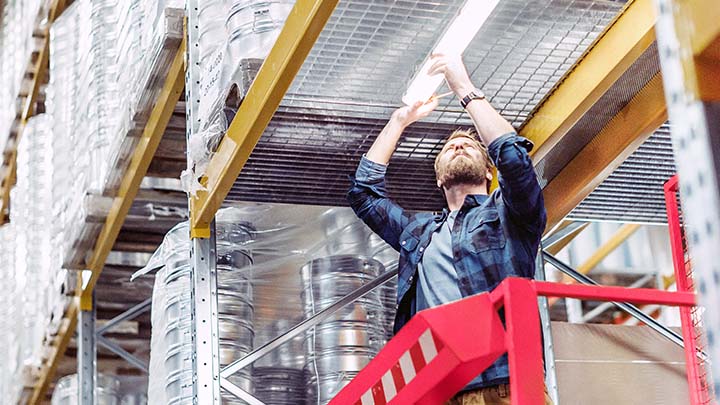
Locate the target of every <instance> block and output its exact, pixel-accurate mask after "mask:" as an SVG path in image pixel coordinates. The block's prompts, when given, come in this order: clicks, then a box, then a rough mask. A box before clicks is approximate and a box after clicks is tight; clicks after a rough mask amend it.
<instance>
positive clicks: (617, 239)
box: [548, 224, 640, 305]
mask: <svg viewBox="0 0 720 405" xmlns="http://www.w3.org/2000/svg"><path fill="white" fill-rule="evenodd" d="M639 228H640V225H638V224H624V225H623V226H621V227H620V229H618V230H617V231H616V232H615V234H613V236H612V237H610V239H609V240H608V241H607V242H605V243H603V245H602V246H600V247H599V248H598V249H597V250H596V251H595V252H594V253H593V254H592V255H591V256H590V257H589V258H588V259H587V260H586V261H585V262H584V263H583V264H581V265H580V266H579V267H578V268H577V269H576V270H577V271H578V273H582V274H588V273H589V272H590V271H591V270H592V269H594V268H595V267H597V265H598V264H600V262H602V261H603V260H604V259H605V258H606V257H608V255H610V253H612V252H614V251H615V249H617V248H618V247H619V246H620V245H622V244H623V243H625V241H626V240H627V239H628V238H629V237H630V235H632V234H633V233H635V231H637V230H638V229H639ZM562 282H563V283H567V284H573V283H575V280H573V279H572V278H570V276H568V275H564V276H563V280H562ZM557 301H558V298H557V297H551V298H550V299H548V305H553V304H555V302H557Z"/></svg>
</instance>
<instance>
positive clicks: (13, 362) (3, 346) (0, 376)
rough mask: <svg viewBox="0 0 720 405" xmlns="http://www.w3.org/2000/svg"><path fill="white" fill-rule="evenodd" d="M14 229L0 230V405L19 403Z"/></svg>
mask: <svg viewBox="0 0 720 405" xmlns="http://www.w3.org/2000/svg"><path fill="white" fill-rule="evenodd" d="M15 232H16V229H15V226H14V225H13V224H6V225H3V226H0V277H2V279H3V280H4V282H5V285H6V286H7V293H6V294H2V296H1V297H0V328H2V330H3V333H2V334H0V362H2V363H1V364H3V367H2V368H0V403H3V404H16V403H18V401H19V399H20V394H21V392H22V386H23V381H22V379H21V378H20V377H21V374H22V370H21V367H20V366H21V362H20V359H21V357H20V344H21V337H20V333H21V331H22V327H23V326H22V323H21V321H20V320H21V316H20V315H22V314H21V313H20V312H19V311H20V310H21V308H22V306H21V305H20V304H21V301H20V296H21V294H22V292H23V290H22V289H20V288H18V287H19V285H18V282H19V281H20V280H19V279H20V278H21V277H22V275H21V274H19V273H17V272H16V271H15V243H16V242H15V240H16V234H15Z"/></svg>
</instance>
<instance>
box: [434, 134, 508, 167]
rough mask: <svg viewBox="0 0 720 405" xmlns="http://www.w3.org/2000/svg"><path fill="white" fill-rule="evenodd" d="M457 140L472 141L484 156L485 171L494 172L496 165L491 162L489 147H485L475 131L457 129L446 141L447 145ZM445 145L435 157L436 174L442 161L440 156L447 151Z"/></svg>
mask: <svg viewBox="0 0 720 405" xmlns="http://www.w3.org/2000/svg"><path fill="white" fill-rule="evenodd" d="M456 138H467V139H469V140H470V141H472V143H473V144H474V145H475V147H476V148H478V150H479V151H480V153H481V154H482V156H483V158H484V159H485V170H486V171H489V170H492V168H493V167H494V165H493V163H492V160H490V155H489V154H488V151H487V147H485V145H483V143H482V142H480V140H479V139H478V137H477V134H476V133H475V131H473V130H471V129H456V130H455V131H454V132H453V133H452V134H450V136H449V137H448V139H446V140H445V145H447V144H448V142H450V141H452V140H453V139H456ZM445 145H443V148H442V149H441V150H440V152H439V153H438V154H437V156H436V157H435V173H437V170H438V161H439V160H440V155H442V153H443V151H444V150H445Z"/></svg>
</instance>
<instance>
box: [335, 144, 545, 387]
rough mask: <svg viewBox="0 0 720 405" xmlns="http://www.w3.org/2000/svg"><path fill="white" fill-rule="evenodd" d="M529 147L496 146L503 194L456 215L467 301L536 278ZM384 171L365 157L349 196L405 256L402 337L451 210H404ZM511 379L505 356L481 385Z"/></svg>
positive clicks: (535, 204)
mask: <svg viewBox="0 0 720 405" xmlns="http://www.w3.org/2000/svg"><path fill="white" fill-rule="evenodd" d="M532 147H533V145H532V143H531V142H530V141H529V140H527V139H525V138H523V137H521V136H518V135H517V134H516V133H514V132H512V133H508V134H505V135H503V136H501V137H500V138H498V139H496V140H495V141H493V142H492V143H491V144H490V146H489V147H488V153H489V155H490V158H491V159H492V161H493V163H495V166H496V167H497V169H498V172H499V179H498V180H499V183H500V188H499V190H495V191H494V192H493V193H492V194H491V195H490V196H489V198H487V197H484V196H479V195H468V196H467V197H465V201H464V203H463V206H462V207H461V208H460V211H459V212H458V214H457V218H456V219H455V224H454V227H453V229H452V234H453V238H452V251H453V258H454V261H455V270H456V272H457V275H458V284H459V288H460V292H461V294H462V296H463V297H467V296H470V295H474V294H478V293H482V292H487V291H491V290H492V289H494V288H495V287H496V286H497V285H498V284H499V283H500V282H501V281H502V280H503V279H505V278H506V277H511V276H514V277H525V278H532V277H533V276H534V274H535V257H536V254H537V250H538V246H539V244H540V237H541V235H542V232H543V230H544V229H545V222H546V213H545V205H544V203H543V196H542V190H541V189H540V185H539V184H538V181H537V177H536V175H535V170H534V168H533V165H532V161H531V160H530V156H529V155H528V152H529V151H530V150H532ZM386 168H387V166H385V165H382V164H378V163H375V162H372V161H370V160H368V159H367V158H365V157H363V158H362V160H361V161H360V165H359V167H358V168H357V171H356V173H355V177H354V178H351V182H352V186H351V188H350V191H349V192H348V195H347V197H348V201H349V202H350V206H351V207H352V209H353V210H354V211H355V213H356V214H357V216H358V217H359V218H360V219H362V220H363V222H365V223H366V224H367V225H368V226H369V227H370V228H371V229H372V230H373V231H374V232H375V233H377V234H378V235H379V236H380V237H382V238H383V239H384V240H385V241H386V242H387V243H389V244H390V245H391V246H392V247H393V248H395V250H397V251H399V252H400V263H399V266H398V296H397V304H398V305H397V312H396V315H395V332H396V333H397V332H398V331H399V330H400V329H401V328H402V327H403V326H404V325H405V324H406V323H407V322H408V321H409V320H410V318H412V317H413V315H415V313H416V312H417V270H418V263H420V262H421V259H422V255H423V252H424V251H425V249H426V248H427V246H428V244H429V243H430V239H431V237H432V234H433V233H434V232H435V231H436V230H437V229H438V228H439V227H441V226H442V225H443V224H444V223H445V220H446V218H447V215H448V211H447V209H445V210H443V212H442V213H439V214H433V213H427V212H420V213H416V212H412V213H411V212H408V211H405V210H404V209H403V208H402V207H400V206H399V205H397V204H396V203H395V202H393V201H392V200H391V199H390V198H389V197H388V193H387V190H386V189H385V172H386ZM501 316H502V314H501ZM458 327H459V328H460V327H461V325H458ZM508 380H509V372H508V360H507V354H504V355H503V356H501V357H500V358H499V359H498V360H497V361H496V362H495V363H493V365H491V366H490V367H489V368H488V369H487V370H485V371H484V372H483V373H482V374H481V376H480V378H479V381H480V385H479V386H492V385H497V384H503V383H507V382H508ZM476 381H478V380H476ZM474 388H477V387H474Z"/></svg>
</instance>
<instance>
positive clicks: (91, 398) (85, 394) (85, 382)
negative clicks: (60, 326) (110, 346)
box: [77, 293, 97, 405]
mask: <svg viewBox="0 0 720 405" xmlns="http://www.w3.org/2000/svg"><path fill="white" fill-rule="evenodd" d="M92 301H93V302H92V304H93V305H92V308H91V309H90V310H88V311H84V310H83V311H80V314H79V315H78V316H79V317H80V330H79V331H78V332H79V333H78V361H77V373H78V396H77V397H78V399H80V403H81V404H87V405H94V404H95V384H96V380H97V345H96V339H95V338H96V334H95V315H96V312H95V294H94V293H93V294H92Z"/></svg>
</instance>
